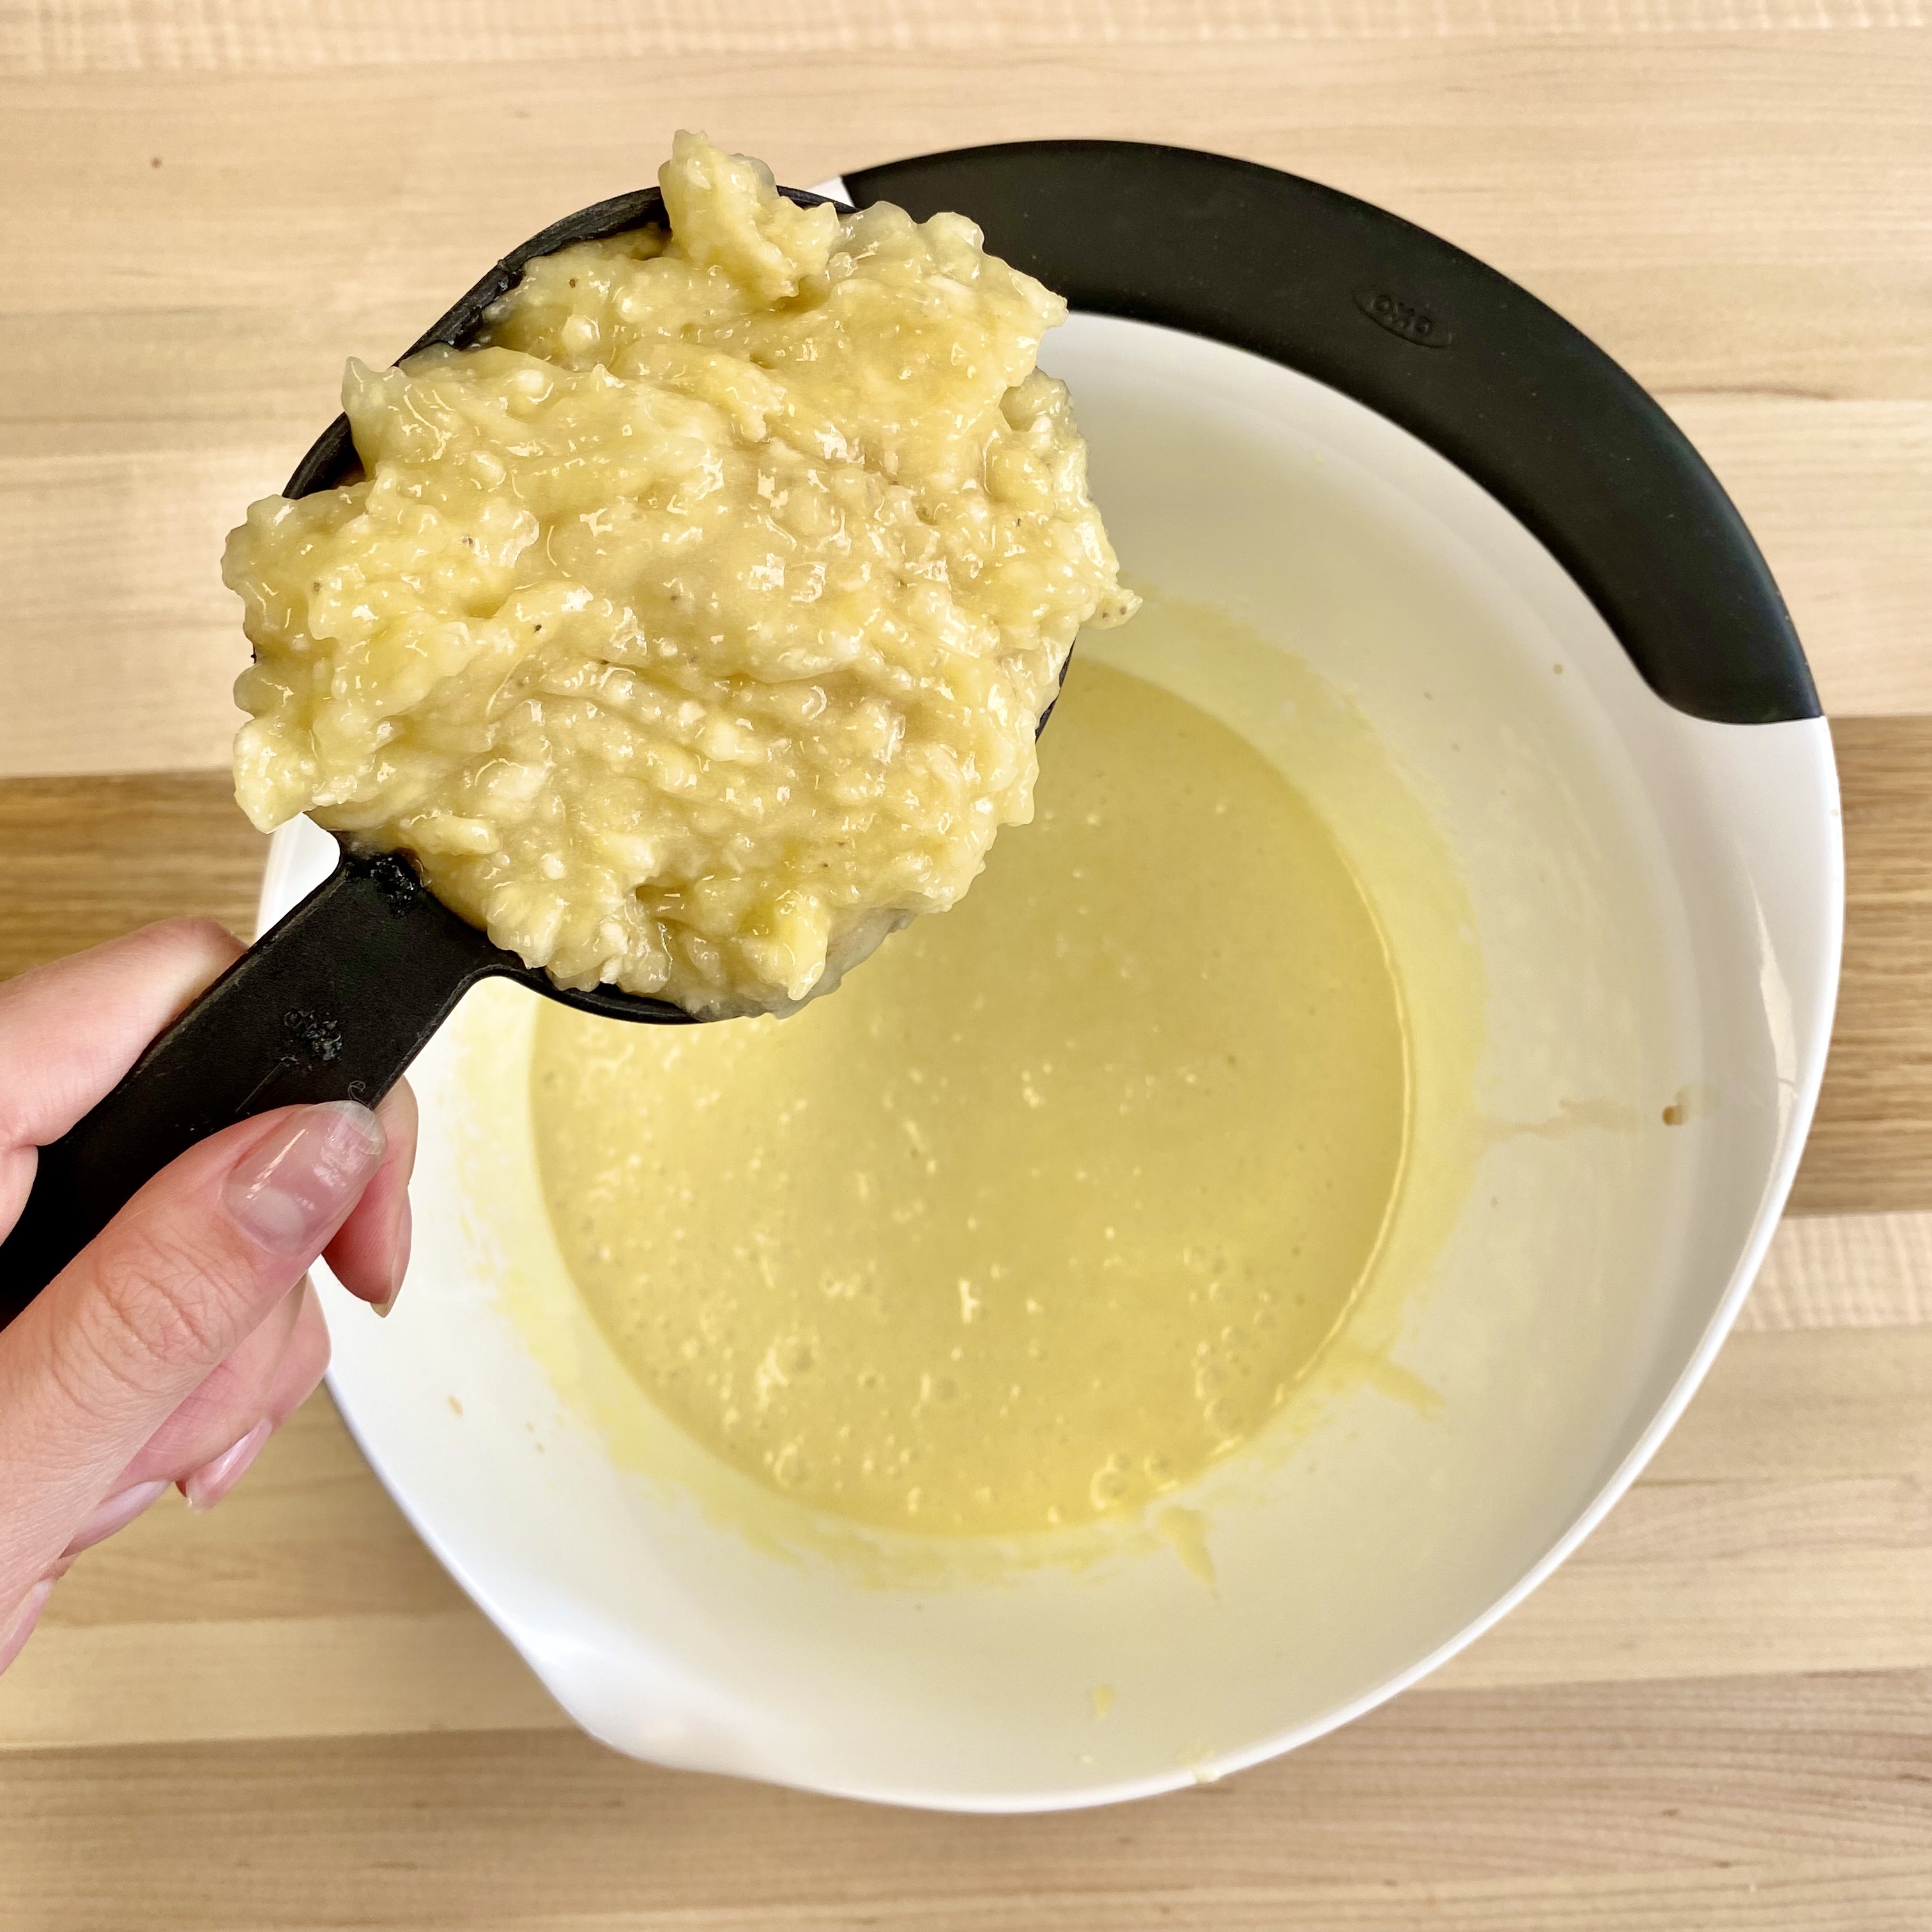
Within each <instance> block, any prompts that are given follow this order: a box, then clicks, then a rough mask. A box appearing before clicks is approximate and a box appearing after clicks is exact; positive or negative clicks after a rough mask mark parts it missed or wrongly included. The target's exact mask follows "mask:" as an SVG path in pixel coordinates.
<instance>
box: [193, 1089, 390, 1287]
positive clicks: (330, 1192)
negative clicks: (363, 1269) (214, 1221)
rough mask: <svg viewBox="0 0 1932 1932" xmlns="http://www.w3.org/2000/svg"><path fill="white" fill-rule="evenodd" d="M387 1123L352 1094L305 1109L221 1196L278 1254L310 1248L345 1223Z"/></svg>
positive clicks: (378, 1153)
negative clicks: (359, 1104)
mask: <svg viewBox="0 0 1932 1932" xmlns="http://www.w3.org/2000/svg"><path fill="white" fill-rule="evenodd" d="M384 1145H386V1142H385V1137H384V1136H383V1124H382V1123H381V1122H380V1121H378V1120H377V1118H376V1117H375V1115H374V1114H372V1113H371V1112H370V1111H369V1109H368V1108H367V1107H359V1106H357V1105H356V1103H355V1102H354V1101H353V1100H332V1101H329V1103H327V1104H326V1105H325V1106H320V1107H305V1108H304V1109H302V1112H300V1113H299V1114H296V1115H293V1116H292V1117H291V1118H290V1119H289V1120H287V1121H284V1123H283V1124H282V1125H281V1127H278V1128H277V1129H276V1130H275V1132H274V1133H272V1134H271V1135H269V1137H268V1139H266V1141H265V1142H263V1144H262V1145H260V1147H258V1148H254V1150H253V1151H251V1153H250V1154H249V1155H248V1157H247V1159H245V1160H244V1161H242V1163H241V1164H240V1165H239V1166H238V1167H237V1168H236V1170H235V1172H233V1174H231V1175H229V1177H228V1184H227V1186H226V1187H225V1188H223V1190H222V1199H223V1202H224V1203H225V1205H226V1207H227V1209H228V1211H229V1214H231V1215H233V1217H234V1218H235V1220H236V1222H237V1223H239V1225H240V1226H242V1227H243V1228H244V1229H246V1230H247V1231H248V1233H250V1234H251V1235H253V1236H254V1238H255V1239H256V1240H257V1241H260V1243H261V1244H262V1245H263V1247H265V1248H268V1249H270V1250H272V1251H273V1252H274V1253H277V1254H283V1255H294V1254H313V1253H317V1252H318V1251H319V1250H320V1249H321V1247H322V1246H323V1244H324V1243H325V1242H326V1241H327V1240H328V1239H329V1236H330V1235H332V1234H333V1233H335V1230H336V1229H337V1228H338V1226H341V1222H342V1219H343V1217H344V1215H346V1214H347V1213H348V1212H349V1211H350V1208H353V1206H354V1205H356V1196H358V1195H359V1194H360V1193H362V1190H363V1188H364V1187H365V1186H367V1185H368V1180H369V1177H370V1176H371V1175H372V1174H374V1172H376V1169H377V1167H378V1166H380V1164H381V1163H382V1159H383V1147H384Z"/></svg>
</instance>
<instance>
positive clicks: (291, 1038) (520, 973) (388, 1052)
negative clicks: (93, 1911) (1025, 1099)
mask: <svg viewBox="0 0 1932 1932" xmlns="http://www.w3.org/2000/svg"><path fill="white" fill-rule="evenodd" d="M779 192H780V193H781V194H783V195H784V196H786V198H787V199H789V200H791V201H794V202H797V203H799V205H801V206H802V207H813V206H816V205H817V204H819V203H820V202H823V201H825V200H826V199H828V197H827V196H824V195H819V194H808V193H804V192H802V191H801V190H797V189H794V188H781V189H780V190H779ZM833 205H834V206H836V207H838V208H841V211H843V210H844V204H843V203H840V202H835V203H833ZM667 225H668V224H667V223H666V220H665V217H664V196H663V195H662V194H661V193H660V192H659V191H658V190H657V189H656V188H654V187H653V188H645V189H642V190H639V191H638V192H637V193H633V194H622V195H617V196H613V198H612V199H610V200H608V201H600V202H597V203H596V204H595V206H593V207H590V208H583V209H582V210H580V211H579V212H578V213H577V214H572V215H570V216H568V217H565V219H564V220H562V221H557V222H553V223H551V225H550V226H549V227H547V228H546V229H544V231H543V233H541V234H540V235H537V236H532V238H531V239H530V240H529V241H527V242H525V243H524V244H523V246H522V247H521V248H517V249H514V250H512V251H511V253H510V254H508V255H506V256H505V257H504V258H503V259H502V261H500V262H499V263H497V264H496V266H495V267H494V268H493V269H491V270H490V272H489V273H488V274H487V275H485V276H484V278H483V279H482V280H481V281H480V282H478V284H476V286H475V287H474V288H473V289H472V290H470V291H469V293H468V294H467V295H466V296H464V297H463V299H462V300H461V301H460V302H458V303H457V305H455V308H452V309H451V310H450V311H449V314H447V315H446V316H444V317H443V319H442V320H440V322H438V323H437V324H436V326H434V328H432V329H431V330H430V331H429V332H428V334H426V335H424V336H423V337H422V339H421V340H420V341H418V342H416V343H414V344H412V345H411V346H410V348H409V349H408V350H407V351H406V352H405V354H406V355H407V356H413V355H414V354H416V352H417V350H421V349H427V348H428V347H430V346H431V344H435V343H446V344H449V345H450V346H451V347H455V348H460V347H463V345H464V344H466V343H468V342H470V341H473V340H474V339H475V335H476V333H477V332H478V329H479V328H480V327H481V324H482V321H483V317H484V311H486V310H487V308H489V306H490V304H491V303H492V302H494V301H496V299H497V298H498V297H499V296H501V295H502V294H503V293H505V291H506V290H509V289H511V288H514V287H515V286H516V284H517V282H518V281H520V279H521V278H522V275H523V270H524V269H525V267H526V266H527V265H528V264H529V263H531V262H533V261H535V260H537V259H538V257H541V256H544V255H548V254H553V253H554V252H555V251H556V250H557V249H559V248H564V247H566V246H567V245H568V244H570V243H571V242H596V241H601V240H603V239H604V238H606V237H607V236H612V235H621V234H623V233H626V232H627V231H628V230H629V229H634V228H645V227H654V226H655V227H661V226H667ZM358 474H359V463H358V459H357V457H356V447H355V445H354V443H353V442H352V441H351V440H350V433H349V422H348V419H347V417H346V416H338V418H337V419H335V422H333V423H332V424H331V425H329V428H328V429H326V431H323V434H322V436H321V437H320V438H319V439H318V440H317V443H316V444H315V446H314V448H313V449H311V450H310V452H308V455H306V456H305V457H304V458H302V461H301V462H300V463H299V464H298V465H297V466H296V472H295V474H294V475H293V476H292V477H290V479H289V484H288V488H287V491H286V494H287V495H288V496H308V495H310V494H311V493H313V492H314V491H316V490H328V489H333V488H334V487H336V486H337V485H338V484H341V483H344V482H347V481H350V480H352V479H353V478H354V477H355V476H356V475H358ZM337 842H338V844H339V845H340V846H341V857H340V859H339V860H338V862H337V865H336V868H335V871H334V872H333V873H332V874H330V876H329V878H328V879H326V880H325V881H324V882H323V883H322V884H321V885H320V886H317V888H316V889H315V890H314V892H311V893H310V895H308V898H305V899H304V900H303V901H302V904H300V905H299V906H297V907H296V908H295V910H293V912H291V913H289V914H288V916H287V917H286V918H285V919H282V920H281V921H280V922H278V924H277V925H276V926H275V927H273V928H272V929H271V930H270V931H269V932H266V933H264V934H263V936H262V937H261V938H260V939H258V940H257V941H256V942H255V944H254V945H253V946H252V947H250V948H249V949H248V952H247V953H245V954H244V955H243V956H242V958H241V959H239V960H237V961H236V963H235V964H234V965H233V966H232V967H230V968H229V970H228V971H227V972H226V973H224V974H223V975H222V977H220V979H219V980H217V981H216V982H215V983H214V985H213V986H211V987H210V988H209V989H208V991H207V992H205V993H204V994H202V996H201V998H199V999H198V1000H197V1001H195V1003H194V1004H193V1006H191V1007H189V1008H188V1010H187V1012H186V1013H184V1014H182V1016H181V1018H180V1019H178V1020H177V1021H175V1023H174V1025H172V1026H171V1027H169V1028H168V1030H167V1031H166V1032H165V1033H163V1034H162V1035H161V1036H160V1038H158V1039H157V1040H155V1041H154V1043H153V1045H152V1046H150V1047H149V1048H148V1050H147V1051H146V1052H145V1053H143V1054H142V1056H141V1058H139V1060H138V1061H136V1062H135V1063H134V1065H133V1069H132V1070H130V1072H129V1073H128V1075H127V1078H126V1079H124V1080H123V1081H122V1082H121V1084H120V1085H118V1087H116V1088H115V1089H114V1091H113V1092H112V1093H111V1094H109V1095H108V1096H107V1098H106V1099H105V1100H103V1101H102V1102H101V1104H100V1105H99V1106H97V1107H95V1109H93V1110H92V1112H90V1113H89V1114H87V1115H86V1116H84V1117H83V1118H82V1119H81V1120H80V1121H78V1122H77V1124H75V1125H74V1127H73V1128H72V1129H71V1130H70V1131H69V1132H68V1133H65V1134H64V1135H62V1137H61V1138H60V1139H58V1140H57V1141H55V1142H54V1143H53V1144H52V1145H51V1146H49V1147H45V1148H41V1150H40V1162H39V1165H38V1166H37V1169H36V1170H35V1172H34V1186H33V1192H32V1193H31V1194H30V1195H29V1196H28V1197H27V1205H26V1207H25V1208H23V1210H22V1211H21V1214H20V1220H19V1221H18V1222H17V1223H16V1224H15V1226H14V1228H13V1232H11V1233H10V1234H9V1235H7V1238H6V1239H5V1241H0V1327H5V1325H6V1324H7V1322H10V1321H11V1320H12V1319H13V1317H14V1316H16V1315H17V1314H19V1313H20V1310H22V1309H23V1308H24V1307H26V1305H27V1304H28V1302H30V1301H32V1299H33V1298H34V1296H35V1295H37V1294H38V1293H39V1292H40V1290H41V1289H43V1288H44V1287H45V1286H46V1284H47V1283H49V1281H51V1280H52V1279H53V1277H55V1275H57V1274H59V1272H60V1271H61V1270H62V1268H65V1267H66V1265H68V1262H71V1260H72V1259H74V1256H76V1255H77V1254H78V1253H80V1250H82V1249H83V1247H86V1245H87V1244H88V1243H89V1241H92V1240H93V1238H95V1235H98V1234H99V1233H100V1232H101V1229H103V1228H104V1227H105V1226H107V1223H109V1222H110V1220H113V1217H114V1216H115V1214H117V1213H118V1212H119V1211H120V1209H121V1208H122V1207H123V1206H124V1205H125V1204H126V1202H127V1200H128V1199H129V1198H130V1196H133V1194H134V1193H135V1192H136V1190H138V1189H139V1188H140V1187H142V1185H143V1184H145V1183H146V1182H147V1181H149V1180H151V1178H153V1177H154V1175H157V1174H158V1173H159V1172H160V1170H161V1169H163V1167H165V1166H167V1164H168V1163H169V1162H170V1161H171V1160H173V1159H174V1158H175V1156H176V1155H177V1154H182V1153H184V1152H185V1151H187V1149H188V1148H190V1147H192V1146H193V1145H194V1144H195V1143H196V1142H197V1141H199V1140H202V1139H205V1138H206V1137H207V1136H208V1135H210V1134H212V1133H217V1132H218V1131H219V1130H220V1129H222V1128H223V1127H228V1126H229V1125H231V1124H233V1122H235V1121H239V1120H244V1119H246V1118H248V1116H249V1115H251V1114H260V1113H266V1112H268V1111H269V1109H272V1108H276V1107H287V1106H297V1105H302V1104H311V1103H316V1102H320V1101H327V1100H358V1101H360V1102H361V1103H362V1104H363V1105H364V1106H371V1107H373V1106H374V1105H375V1104H376V1103H377V1101H378V1100H380V1099H381V1098H382V1097H383V1095H384V1094H386V1093H387V1092H388V1091H389V1089H390V1088H392V1087H393V1086H394V1085H395V1084H396V1082H398V1080H399V1079H401V1078H402V1076H403V1074H404V1071H405V1070H407V1067H408V1066H409V1064H410V1061H413V1060H414V1059H415V1058H416V1055H418V1054H419V1053H420V1052H422V1049H423V1048H424V1047H425V1046H426V1045H427V1044H428V1041H429V1038H430V1036H431V1034H434V1032H435V1031H436V1030H437V1028H438V1027H440V1025H442V1024H443V1022H444V1021H445V1020H446V1019H448V1018H449V1015H450V1013H452V1011H453V1010H455V1006H456V1004H457V1002H458V1001H459V1000H460V999H461V998H462V997H463V995H464V994H465V993H466V992H468V991H469V989H470V988H471V987H472V986H474V985H475V983H476V982H477V981H478V980H486V979H489V978H491V977H501V978H505V979H511V980H518V981H520V982H521V983H522V984H523V985H524V986H529V987H531V988H532V989H535V991H536V992H539V993H542V994H544V995H547V996H548V997H549V998H551V999H553V1000H561V1001H563V1002H564V1004H565V1005H567V1006H572V1007H577V1008H579V1009H580V1010H582V1011H583V1012H586V1013H601V1014H603V1015H604V1016H606V1017H607V1018H609V1019H624V1020H641V1021H644V1022H648V1023H650V1024H653V1025H685V1024H687V1023H688V1022H690V1021H691V1019H692V1018H693V1017H694V1016H692V1015H691V1014H689V1013H686V1012H685V1011H684V1010H683V1009H682V1007H676V1006H673V1005H672V1004H670V1002H669V1001H665V1000H655V999H647V998H641V997H640V996H638V995H635V994H631V993H622V992H616V991H615V990H614V989H610V988H607V987H599V988H596V989H592V990H591V991H589V992H568V991H566V990H565V989H564V988H562V987H560V986H557V985H556V984H555V983H553V981H552V980H550V978H549V977H548V976H547V974H544V973H543V972H541V971H538V970H537V969H536V968H532V967H529V966H526V965H524V964H523V961H522V960H520V959H518V958H517V956H516V955H515V954H514V953H506V952H505V951H503V950H502V948H501V947H496V946H493V945H492V944H490V940H489V938H488V936H487V935H486V934H484V933H483V932H481V931H479V930H478V929H477V928H476V927H475V926H471V925H470V924H469V922H467V921H466V919H462V918H460V916H458V914H456V913H453V912H452V911H451V910H449V907H447V906H446V905H445V904H443V901H441V900H440V899H439V898H437V896H436V895H435V894H434V892H431V890H430V889H429V888H428V886H426V885H425V883H423V880H422V876H421V874H419V872H418V871H417V870H416V866H415V865H414V864H413V862H411V861H410V859H409V858H408V857H407V856H405V855H404V854H403V853H395V852H377V851H373V850H365V849H362V848H360V847H358V846H357V845H356V844H355V843H354V842H353V841H351V840H350V839H348V838H340V839H338V841H337Z"/></svg>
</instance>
